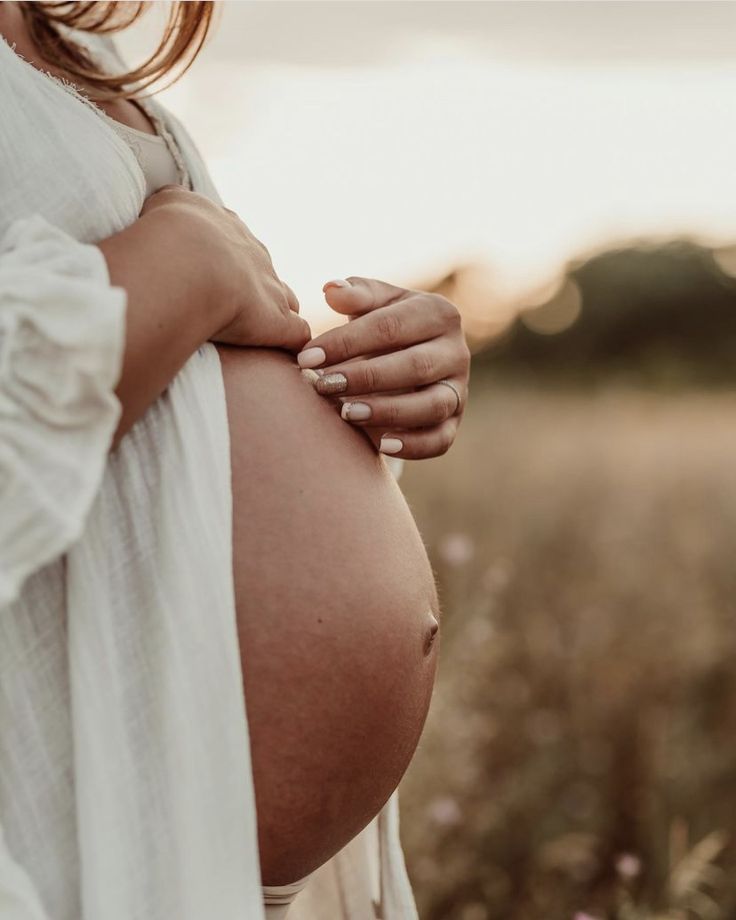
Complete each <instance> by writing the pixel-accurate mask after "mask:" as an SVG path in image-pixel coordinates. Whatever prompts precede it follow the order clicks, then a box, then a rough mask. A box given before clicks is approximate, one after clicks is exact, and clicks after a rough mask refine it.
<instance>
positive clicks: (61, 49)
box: [21, 0, 214, 99]
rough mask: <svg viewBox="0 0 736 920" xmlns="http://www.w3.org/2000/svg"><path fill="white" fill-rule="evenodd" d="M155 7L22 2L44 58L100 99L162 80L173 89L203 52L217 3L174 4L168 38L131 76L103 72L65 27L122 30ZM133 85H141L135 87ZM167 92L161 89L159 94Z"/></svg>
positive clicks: (103, 1)
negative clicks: (89, 88)
mask: <svg viewBox="0 0 736 920" xmlns="http://www.w3.org/2000/svg"><path fill="white" fill-rule="evenodd" d="M148 6H149V4H148V3H146V2H143V0H142V2H121V0H96V2H89V0H88V2H77V0H53V2H49V0H36V2H24V3H21V9H22V11H23V15H24V17H25V20H26V22H27V24H28V28H29V31H30V33H31V37H32V38H33V41H34V42H35V44H36V46H37V47H38V49H39V51H40V52H41V55H42V57H43V58H44V60H45V61H46V62H47V63H49V64H51V65H53V66H56V67H59V68H61V69H62V70H63V71H65V72H66V73H68V74H69V75H70V76H71V77H72V78H74V77H77V78H79V80H80V81H81V82H82V83H84V84H86V85H87V86H88V87H91V88H92V90H93V94H94V95H95V97H97V98H100V99H115V98H122V99H129V98H131V97H134V96H140V95H141V94H142V93H143V91H144V90H146V89H149V88H150V87H151V86H152V85H153V84H154V83H158V81H160V80H161V79H162V78H164V77H167V76H170V79H169V80H168V81H167V82H166V84H165V86H170V85H171V84H172V83H174V82H175V81H176V80H178V79H179V77H181V76H182V74H184V73H185V72H186V71H187V70H188V69H189V67H190V66H191V64H192V62H193V61H194V59H195V58H196V56H197V54H199V52H200V50H201V49H202V46H203V45H204V41H205V38H206V37H207V34H208V32H209V29H210V25H211V23H212V16H213V12H214V4H213V3H212V0H199V2H198V0H179V2H171V3H170V4H169V6H170V11H169V17H168V21H167V23H166V26H165V28H164V34H163V37H162V38H161V41H160V42H159V44H158V46H157V47H156V49H155V50H154V52H153V54H151V56H150V57H149V58H148V59H147V60H145V61H144V62H143V63H142V64H141V65H140V66H138V67H135V68H134V69H133V70H129V71H127V72H126V73H120V74H106V73H101V72H100V70H99V68H97V67H96V66H95V64H94V62H93V61H92V59H91V58H90V56H89V54H88V53H87V52H86V51H85V49H84V48H82V47H80V46H79V45H77V44H76V43H75V42H74V41H72V40H71V39H70V38H69V37H67V36H66V35H65V34H64V32H63V29H60V28H59V26H60V25H61V26H62V27H63V26H68V27H70V28H73V29H80V30H81V31H84V32H95V33H112V32H120V31H121V30H122V29H126V28H127V27H128V26H130V25H132V24H133V23H134V22H135V21H136V20H137V19H138V18H139V17H140V16H141V15H142V14H143V12H144V10H145V9H146V7H148ZM131 84H137V85H136V86H135V88H134V89H131V88H130V87H131ZM160 89H163V86H158V87H157V90H156V91H158V90H160Z"/></svg>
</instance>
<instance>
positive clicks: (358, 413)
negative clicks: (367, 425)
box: [340, 402, 373, 422]
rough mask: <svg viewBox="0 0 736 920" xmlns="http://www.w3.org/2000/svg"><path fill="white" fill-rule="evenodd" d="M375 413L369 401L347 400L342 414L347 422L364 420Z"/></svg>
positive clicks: (341, 410) (341, 411)
mask: <svg viewBox="0 0 736 920" xmlns="http://www.w3.org/2000/svg"><path fill="white" fill-rule="evenodd" d="M372 414H373V410H372V409H371V407H370V406H369V405H368V403H362V402H346V403H343V404H342V409H340V415H341V416H342V417H343V418H344V419H345V421H346V422H364V421H365V420H366V419H369V418H370V417H371V415H372Z"/></svg>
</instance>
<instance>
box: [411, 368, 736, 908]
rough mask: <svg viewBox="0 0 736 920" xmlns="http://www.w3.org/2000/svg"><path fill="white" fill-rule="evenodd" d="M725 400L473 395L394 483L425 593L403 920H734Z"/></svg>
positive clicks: (734, 477) (729, 480) (735, 816)
mask: <svg viewBox="0 0 736 920" xmlns="http://www.w3.org/2000/svg"><path fill="white" fill-rule="evenodd" d="M735 460H736V396H732V395H728V394H709V393H685V394H679V395H662V394H654V393H642V392H633V391H625V390H618V391H606V392H600V393H597V394H593V395H585V394H580V393H567V394H564V393H547V394H544V393H540V392H536V391H531V390H524V389H518V388H517V389H514V388H509V387H506V388H501V389H498V388H492V387H491V386H490V385H487V386H486V388H485V389H484V390H482V391H481V392H480V393H475V394H474V400H473V401H472V403H471V409H470V411H469V415H468V418H467V421H466V424H465V428H464V431H463V434H462V437H461V439H460V441H459V443H458V445H457V446H456V447H455V449H454V450H453V451H452V452H451V453H450V454H449V455H448V456H447V457H445V458H442V459H441V460H438V461H435V462H433V463H429V464H415V465H413V466H412V467H411V469H410V470H409V471H408V473H407V475H406V478H405V481H404V488H405V491H406V494H407V497H408V498H409V501H410V503H411V505H412V507H413V509H414V511H415V514H416V516H417V519H418V521H419V524H420V527H421V529H422V531H423V534H424V536H425V540H426V542H427V545H428V547H429V549H430V551H431V554H432V557H433V563H434V565H435V568H436V571H437V574H438V578H439V582H440V587H441V592H442V596H443V603H444V611H445V614H444V623H443V631H444V636H443V650H442V656H443V663H442V668H441V677H440V680H439V683H438V687H437V690H436V694H435V699H434V704H433V710H432V713H431V716H430V719H429V722H428V726H427V730H426V733H425V736H424V738H423V741H422V744H421V746H420V749H419V751H418V753H417V756H416V758H415V761H414V763H413V765H412V767H411V769H410V772H409V774H408V776H407V778H406V780H405V783H404V785H403V806H402V807H403V837H404V841H405V845H406V849H407V858H408V862H409V868H410V872H411V874H412V877H413V880H414V883H415V887H416V890H417V895H418V900H419V906H420V914H421V916H422V918H423V920H558V918H560V920H563V918H564V920H572V918H573V917H575V916H576V914H577V913H578V912H579V913H580V917H584V916H590V917H595V918H615V920H654V918H657V920H694V918H695V920H716V918H730V917H736V847H734V846H733V845H732V842H731V840H730V837H729V835H730V834H731V833H732V832H734V837H735V838H736V462H735Z"/></svg>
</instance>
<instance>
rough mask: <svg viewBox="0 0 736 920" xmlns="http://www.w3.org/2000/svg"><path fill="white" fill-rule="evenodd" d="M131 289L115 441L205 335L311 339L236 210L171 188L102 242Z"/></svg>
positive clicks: (228, 340) (117, 276)
mask: <svg viewBox="0 0 736 920" xmlns="http://www.w3.org/2000/svg"><path fill="white" fill-rule="evenodd" d="M97 245H98V247H99V249H100V250H101V252H102V254H103V256H104V258H105V261H106V262H107V268H108V274H109V278H110V283H111V284H112V285H114V286H115V287H121V288H124V289H125V291H126V293H127V309H126V329H125V354H124V356H123V368H122V372H121V375H120V379H119V381H118V385H117V387H116V390H115V392H116V394H117V396H118V399H119V400H120V403H121V404H122V410H123V411H122V416H121V419H120V424H119V426H118V430H117V432H116V439H115V441H116V443H117V441H118V440H119V439H120V438H121V437H122V435H124V434H125V432H126V431H127V430H128V429H129V428H130V427H131V425H133V424H134V423H135V421H136V420H137V419H139V418H140V417H141V416H142V415H143V413H144V412H145V411H146V409H147V408H148V407H149V406H150V405H151V403H152V402H153V401H154V400H155V399H156V398H157V397H158V396H160V394H161V393H162V392H163V391H164V390H165V389H166V387H167V386H168V385H169V384H170V383H171V381H172V380H173V379H174V377H175V376H176V374H177V373H178V371H179V370H180V369H181V367H182V366H183V365H184V363H185V362H186V361H187V360H188V359H189V358H190V357H191V356H192V355H193V354H194V353H195V352H196V351H197V349H198V348H199V347H200V345H203V344H204V343H205V342H207V341H213V342H222V343H225V344H228V345H249V346H255V347H257V346H269V347H273V348H284V349H287V350H289V351H292V352H298V351H299V350H300V349H301V348H302V347H303V346H304V345H305V344H306V343H307V342H308V341H309V339H310V331H309V326H308V325H307V323H306V322H305V321H304V320H303V319H302V318H301V317H300V316H299V315H298V313H297V310H298V308H299V305H298V303H297V300H296V297H295V296H294V294H293V293H292V291H291V290H290V289H289V288H288V287H287V286H286V285H285V284H284V283H283V282H282V281H280V280H279V278H278V277H277V275H276V273H275V271H274V268H273V265H272V263H271V258H270V256H269V255H268V252H267V250H266V248H265V247H264V246H263V245H262V243H260V242H259V241H258V240H257V239H256V238H255V237H254V236H253V235H252V234H251V232H250V231H249V230H248V228H247V227H246V226H245V224H244V223H243V222H242V221H241V220H240V219H239V218H238V217H237V215H236V214H234V213H233V212H232V211H229V210H227V209H226V208H223V207H222V206H221V205H219V204H215V203H213V202H211V201H210V200H209V199H208V198H205V197H203V196H202V195H199V194H197V193H196V192H190V191H187V190H186V189H182V188H180V187H178V186H165V187H164V188H163V189H161V190H160V191H158V192H156V193H155V194H154V195H151V197H150V198H148V200H147V201H146V202H145V204H144V206H143V208H142V210H141V214H140V216H139V218H138V220H136V221H134V222H133V223H132V224H130V226H128V227H126V228H125V229H124V230H121V231H120V232H118V233H115V234H113V235H112V236H109V237H107V238H106V239H104V240H101V241H100V242H99V243H98V244H97Z"/></svg>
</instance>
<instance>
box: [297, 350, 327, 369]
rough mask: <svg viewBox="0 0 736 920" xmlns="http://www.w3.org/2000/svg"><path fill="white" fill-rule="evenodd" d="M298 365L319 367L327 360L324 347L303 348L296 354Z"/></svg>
mask: <svg viewBox="0 0 736 920" xmlns="http://www.w3.org/2000/svg"><path fill="white" fill-rule="evenodd" d="M296 360H297V362H298V364H299V367H319V366H320V364H324V363H325V361H326V360H327V355H326V354H325V350H324V348H305V349H304V351H300V352H299V354H298V355H297V356H296Z"/></svg>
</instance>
